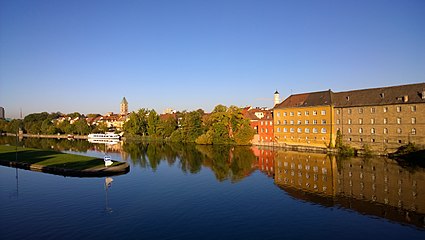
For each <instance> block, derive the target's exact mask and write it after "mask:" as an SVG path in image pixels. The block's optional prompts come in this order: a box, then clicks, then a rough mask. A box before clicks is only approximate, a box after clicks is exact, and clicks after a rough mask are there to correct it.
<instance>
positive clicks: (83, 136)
mask: <svg viewBox="0 0 425 240" xmlns="http://www.w3.org/2000/svg"><path fill="white" fill-rule="evenodd" d="M6 136H11V137H16V134H13V133H6ZM18 137H20V138H22V137H33V138H58V139H59V138H67V139H68V138H74V139H88V137H87V135H69V134H51V135H48V134H27V133H22V134H18Z"/></svg>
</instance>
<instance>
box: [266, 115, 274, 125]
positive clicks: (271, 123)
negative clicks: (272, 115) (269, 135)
mask: <svg viewBox="0 0 425 240" xmlns="http://www.w3.org/2000/svg"><path fill="white" fill-rule="evenodd" d="M267 118H269V117H267ZM269 123H270V126H272V125H273V121H269Z"/></svg>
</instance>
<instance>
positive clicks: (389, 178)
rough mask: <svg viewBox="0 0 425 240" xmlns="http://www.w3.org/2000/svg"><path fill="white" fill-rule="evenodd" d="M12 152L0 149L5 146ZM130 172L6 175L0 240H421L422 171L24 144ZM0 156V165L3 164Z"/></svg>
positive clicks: (312, 157)
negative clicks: (120, 165) (107, 158)
mask: <svg viewBox="0 0 425 240" xmlns="http://www.w3.org/2000/svg"><path fill="white" fill-rule="evenodd" d="M6 143H10V144H15V140H14V139H13V138H6V137H2V138H0V144H6ZM19 144H20V145H25V146H28V147H38V148H54V149H58V150H61V151H65V152H72V153H76V154H81V155H89V156H100V157H101V156H103V155H104V152H105V150H106V151H107V152H108V154H109V155H111V156H112V158H113V159H114V160H122V161H126V162H128V163H129V164H130V167H131V170H130V172H129V173H128V174H126V175H120V176H113V177H111V178H73V177H63V176H57V175H51V174H45V173H39V172H32V171H27V170H21V169H15V168H9V167H4V166H0V226H1V228H0V239H324V238H327V239H360V238H362V239H425V222H424V216H425V170H424V169H421V168H414V167H409V166H400V165H399V164H397V162H395V161H392V160H390V159H386V158H372V159H360V158H352V159H336V158H335V157H330V156H326V155H323V154H314V153H295V152H286V151H283V150H275V151H273V150H272V149H258V148H249V147H228V146H214V147H211V146H195V145H165V144H159V143H150V144H148V143H120V144H117V145H113V146H106V147H105V146H104V145H95V144H90V143H88V142H86V141H67V140H52V139H44V140H38V139H23V140H22V141H21V142H19ZM0 157H1V155H0Z"/></svg>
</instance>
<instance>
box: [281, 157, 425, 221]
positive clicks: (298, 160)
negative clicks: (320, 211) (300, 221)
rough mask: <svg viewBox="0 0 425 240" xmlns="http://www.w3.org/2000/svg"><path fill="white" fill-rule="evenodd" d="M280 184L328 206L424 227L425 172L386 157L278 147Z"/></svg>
mask: <svg viewBox="0 0 425 240" xmlns="http://www.w3.org/2000/svg"><path fill="white" fill-rule="evenodd" d="M274 160H275V161H274V164H275V177H274V180H275V183H276V184H277V185H278V186H279V187H280V188H282V189H283V190H285V191H286V192H288V194H290V195H291V196H293V197H295V198H298V199H302V200H305V201H309V202H314V203H319V204H321V205H323V206H338V207H343V208H349V209H353V210H355V211H358V212H360V213H362V214H367V215H375V216H379V217H383V218H386V219H389V220H393V221H397V222H402V223H408V224H413V225H416V226H417V227H421V228H424V227H425V223H424V216H425V189H424V187H425V171H424V169H417V170H415V171H408V170H406V169H404V168H402V167H401V166H399V165H398V164H397V162H396V161H393V160H391V159H387V158H370V159H362V158H350V159H341V160H337V159H336V157H335V156H328V155H325V154H317V153H299V152H288V151H277V152H276V155H275V158H274Z"/></svg>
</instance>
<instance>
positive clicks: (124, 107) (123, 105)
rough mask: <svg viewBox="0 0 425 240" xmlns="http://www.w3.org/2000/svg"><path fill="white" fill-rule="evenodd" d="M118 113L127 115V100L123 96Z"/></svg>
mask: <svg viewBox="0 0 425 240" xmlns="http://www.w3.org/2000/svg"><path fill="white" fill-rule="evenodd" d="M120 114H121V115H124V116H127V114H128V102H127V99H125V97H123V98H122V101H121V105H120Z"/></svg>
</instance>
